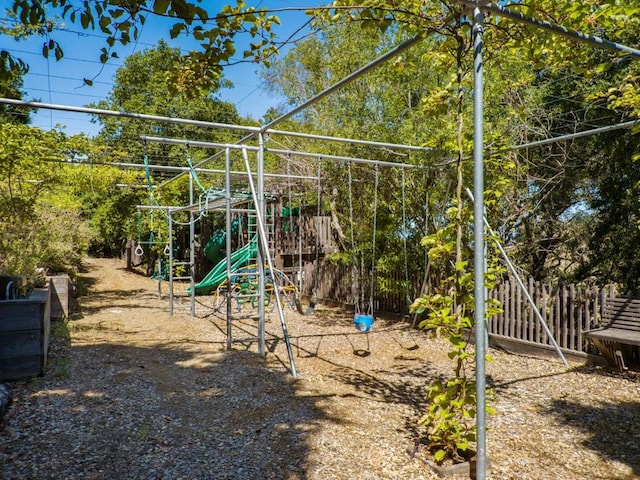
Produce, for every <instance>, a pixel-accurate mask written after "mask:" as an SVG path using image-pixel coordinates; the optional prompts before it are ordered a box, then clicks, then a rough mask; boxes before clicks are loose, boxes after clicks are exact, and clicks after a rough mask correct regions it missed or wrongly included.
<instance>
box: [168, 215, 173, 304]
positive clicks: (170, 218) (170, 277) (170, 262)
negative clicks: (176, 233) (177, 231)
mask: <svg viewBox="0 0 640 480" xmlns="http://www.w3.org/2000/svg"><path fill="white" fill-rule="evenodd" d="M167 217H168V218H169V251H170V253H171V255H169V315H170V316H173V219H172V217H171V210H169V211H167Z"/></svg>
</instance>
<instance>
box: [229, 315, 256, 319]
mask: <svg viewBox="0 0 640 480" xmlns="http://www.w3.org/2000/svg"><path fill="white" fill-rule="evenodd" d="M231 320H260V315H256V314H253V315H231Z"/></svg>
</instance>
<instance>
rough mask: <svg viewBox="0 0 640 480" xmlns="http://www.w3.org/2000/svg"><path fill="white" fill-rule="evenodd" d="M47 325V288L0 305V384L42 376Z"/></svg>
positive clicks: (47, 347)
mask: <svg viewBox="0 0 640 480" xmlns="http://www.w3.org/2000/svg"><path fill="white" fill-rule="evenodd" d="M50 322H51V320H50V300H49V289H48V288H43V289H36V290H34V291H33V293H32V294H31V296H30V297H29V298H23V299H17V300H2V301H0V381H3V380H16V379H19V378H26V377H32V376H34V375H44V371H45V367H46V365H47V351H48V349H49V335H50V331H51V323H50Z"/></svg>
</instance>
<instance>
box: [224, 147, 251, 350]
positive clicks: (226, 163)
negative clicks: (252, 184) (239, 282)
mask: <svg viewBox="0 0 640 480" xmlns="http://www.w3.org/2000/svg"><path fill="white" fill-rule="evenodd" d="M224 153H225V157H224V169H225V173H224V186H225V212H226V222H225V223H226V238H225V241H226V244H225V245H226V250H227V251H226V257H227V292H226V294H225V295H226V297H227V304H226V307H227V350H231V342H232V332H231V328H232V326H231V155H230V150H229V148H226V149H225V152H224ZM249 241H251V239H249Z"/></svg>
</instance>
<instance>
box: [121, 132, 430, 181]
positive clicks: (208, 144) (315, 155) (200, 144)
mask: <svg viewBox="0 0 640 480" xmlns="http://www.w3.org/2000/svg"><path fill="white" fill-rule="evenodd" d="M140 140H143V141H145V142H155V143H164V144H167V145H190V146H193V147H201V148H233V149H236V150H245V149H246V150H248V151H256V152H257V151H259V150H260V147H259V146H258V147H253V146H246V147H245V146H244V145H240V144H227V143H215V142H204V141H200V140H193V141H192V140H183V139H179V138H167V137H150V136H146V135H145V136H141V137H140ZM362 143H365V142H362ZM365 144H366V143H365ZM263 151H265V152H271V153H276V154H282V155H289V156H291V155H295V156H298V157H310V158H320V157H322V158H323V159H324V158H326V159H329V160H334V161H338V162H354V163H366V164H372V165H380V166H384V167H398V168H418V169H426V168H427V167H424V166H422V165H413V164H408V163H400V162H388V161H384V160H370V159H364V158H353V157H344V156H340V155H329V154H326V153H313V152H303V151H298V150H285V149H279V148H266V147H265V146H264V142H263ZM200 163H202V162H200ZM110 165H116V164H115V163H113V164H110ZM130 165H138V164H130ZM160 167H161V168H162V169H164V170H175V171H180V172H184V173H186V172H188V171H189V170H190V169H189V168H187V167H172V166H160ZM150 168H151V167H150ZM194 170H196V171H197V172H216V170H207V169H202V168H199V167H194ZM241 173H242V174H244V172H241ZM271 175H272V176H276V175H275V174H271ZM265 176H268V174H265ZM280 176H281V177H282V176H284V175H282V174H280ZM167 183H169V182H168V181H167V182H164V183H162V184H160V187H162V186H164V185H166V184H167Z"/></svg>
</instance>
